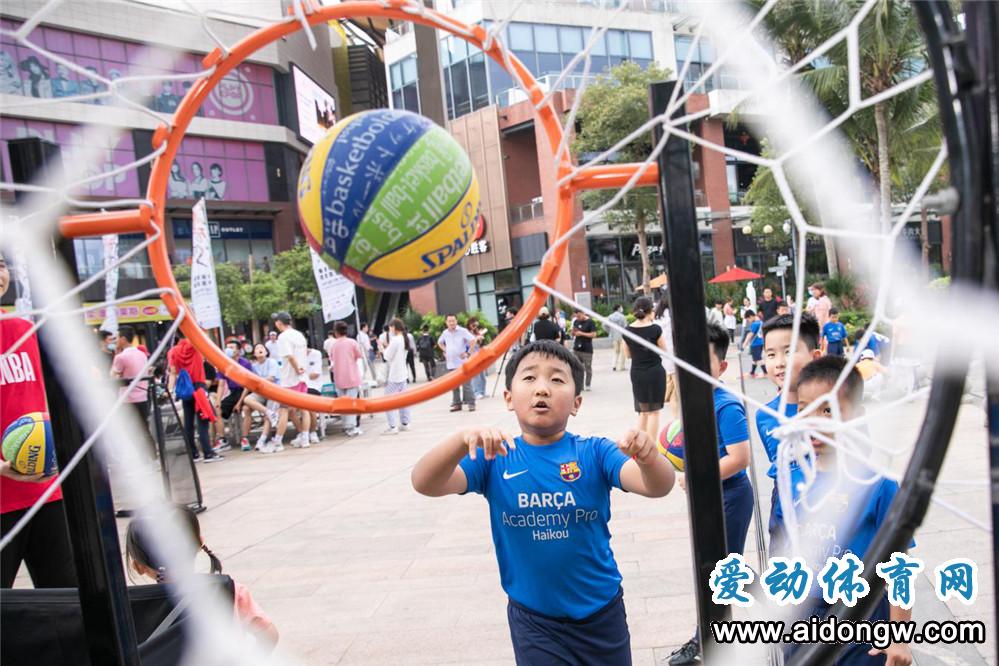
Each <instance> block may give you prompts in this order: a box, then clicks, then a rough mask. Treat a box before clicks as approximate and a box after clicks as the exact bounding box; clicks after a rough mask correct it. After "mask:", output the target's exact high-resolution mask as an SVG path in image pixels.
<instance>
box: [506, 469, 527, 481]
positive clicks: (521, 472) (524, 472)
mask: <svg viewBox="0 0 999 666" xmlns="http://www.w3.org/2000/svg"><path fill="white" fill-rule="evenodd" d="M521 474H527V470H526V469H522V470H520V471H519V472H514V473H513V474H511V473H510V472H506V471H504V472H503V480H504V481H509V480H510V479H512V478H513V477H515V476H520V475H521Z"/></svg>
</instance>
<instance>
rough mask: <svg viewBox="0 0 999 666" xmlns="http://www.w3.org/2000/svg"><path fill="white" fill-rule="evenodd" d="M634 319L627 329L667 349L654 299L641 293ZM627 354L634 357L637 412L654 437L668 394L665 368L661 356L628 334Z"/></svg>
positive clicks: (642, 425) (626, 342) (640, 420)
mask: <svg viewBox="0 0 999 666" xmlns="http://www.w3.org/2000/svg"><path fill="white" fill-rule="evenodd" d="M632 313H633V314H634V315H635V321H634V323H632V324H631V325H629V326H628V331H629V332H630V333H632V334H634V335H635V336H637V337H639V338H641V339H643V340H645V341H646V342H648V343H650V344H652V345H654V346H656V347H659V349H662V350H663V351H666V340H665V338H663V330H662V328H660V327H659V324H656V323H654V322H653V307H652V299H651V298H648V297H646V296H641V297H639V298H637V299H636V300H635V305H634V308H633V310H632ZM624 342H625V345H626V347H625V354H626V355H627V356H629V357H631V393H632V395H633V396H634V398H635V411H636V412H638V427H639V429H641V430H644V431H645V432H647V433H648V434H649V436H650V437H652V439H656V438H657V437H658V436H659V412H660V411H662V408H663V399H664V397H665V396H666V370H665V369H664V368H663V364H662V356H660V355H659V354H657V353H655V352H654V351H652V350H650V349H649V348H648V347H645V346H644V345H640V344H639V343H637V342H635V341H634V340H632V339H631V338H629V337H628V336H625V338H624Z"/></svg>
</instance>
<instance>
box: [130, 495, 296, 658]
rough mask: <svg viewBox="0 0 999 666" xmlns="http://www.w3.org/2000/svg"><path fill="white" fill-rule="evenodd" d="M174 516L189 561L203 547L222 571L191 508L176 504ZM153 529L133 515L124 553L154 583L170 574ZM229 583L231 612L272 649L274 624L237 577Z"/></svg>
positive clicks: (133, 567)
mask: <svg viewBox="0 0 999 666" xmlns="http://www.w3.org/2000/svg"><path fill="white" fill-rule="evenodd" d="M174 519H175V520H176V522H177V524H178V525H180V527H181V529H182V530H183V531H185V532H186V534H187V536H189V537H190V538H189V539H186V540H185V541H186V542H187V543H185V544H184V546H185V548H186V549H187V551H188V552H189V554H190V556H191V561H192V563H193V560H194V558H195V556H196V555H197V554H198V551H203V552H204V553H205V554H206V555H208V559H209V560H210V561H211V572H212V573H213V574H221V573H222V562H221V561H220V560H219V558H218V557H216V556H215V553H213V552H212V550H211V549H210V548H209V547H208V546H207V545H206V544H205V540H204V539H203V538H202V537H201V525H200V524H199V523H198V517H197V515H195V513H194V511H192V510H191V509H189V508H187V507H177V508H176V511H175V512H174ZM154 530H155V526H153V525H152V523H151V522H150V521H149V520H147V519H144V518H136V519H134V520H133V521H132V522H130V523H129V524H128V530H127V532H126V533H125V555H126V558H127V560H128V566H129V568H130V569H131V570H132V571H134V572H135V573H137V574H139V575H140V576H148V577H149V578H153V579H155V580H156V582H157V583H164V582H167V581H169V580H170V578H171V576H170V572H169V571H168V570H167V567H166V562H164V561H162V560H161V559H160V558H159V556H158V555H157V549H156V548H154V547H153V545H152V544H153V536H152V534H153V531H154ZM232 585H233V614H234V615H235V617H236V620H237V621H238V622H239V623H240V624H241V625H242V626H243V627H244V628H245V629H246V630H247V631H248V632H249V633H250V634H252V635H253V636H254V637H256V638H257V640H259V641H260V642H261V643H262V645H263V646H265V647H266V648H267V649H268V650H272V649H273V648H274V646H275V645H277V642H278V630H277V627H275V626H274V623H273V622H272V621H271V619H270V618H269V617H268V616H267V614H266V613H265V612H264V610H263V609H262V608H261V607H260V606H259V605H258V604H257V602H256V601H254V599H253V596H252V595H251V594H250V591H249V590H248V589H247V588H246V587H245V586H243V585H241V584H239V583H237V582H236V581H233V582H232Z"/></svg>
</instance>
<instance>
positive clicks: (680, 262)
mask: <svg viewBox="0 0 999 666" xmlns="http://www.w3.org/2000/svg"><path fill="white" fill-rule="evenodd" d="M679 85H681V84H680V83H679V82H677V81H666V82H662V83H653V84H652V85H651V86H650V93H649V101H650V106H651V112H652V115H653V116H658V115H660V114H662V113H663V112H664V111H665V110H666V107H667V105H668V104H669V99H670V95H671V94H672V92H673V89H674V88H676V87H677V86H679ZM683 113H684V111H683V108H682V107H681V108H680V109H678V110H677V112H676V114H677V116H679V115H682V114H683ZM662 134H663V130H662V128H661V127H660V126H659V125H656V126H655V128H654V129H653V131H652V140H653V143H654V144H656V143H658V142H659V141H660V140H661V138H662ZM659 200H660V205H661V207H662V214H663V239H664V240H665V245H666V248H665V250H666V251H665V256H666V271H667V273H668V275H669V282H668V286H669V298H670V310H671V312H672V316H673V344H674V348H675V350H676V355H677V357H678V358H681V359H683V360H685V361H686V362H688V363H690V364H691V365H693V366H694V367H696V368H698V369H700V370H701V371H703V372H709V371H710V370H709V369H710V364H709V361H708V358H709V357H708V332H707V317H706V314H705V312H704V278H703V276H702V273H701V253H700V247H699V243H698V237H697V235H698V234H697V209H696V207H695V205H694V180H693V175H692V171H691V166H690V143H689V142H687V141H685V140H683V139H679V138H677V137H670V138H669V139H668V140H667V142H666V146H665V148H664V150H663V151H662V152H661V153H660V154H659ZM677 380H678V382H679V389H680V410H681V416H682V418H683V431H684V441H685V442H686V450H685V452H684V457H685V459H686V470H687V496H688V502H687V508H688V512H689V515H690V531H691V539H692V546H693V560H694V581H695V583H694V594H695V597H696V600H697V621H698V627H699V629H700V635H701V645H702V646H703V650H704V655H705V661H707V659H708V657H710V652H711V647H712V646H713V645H714V641H713V637H712V635H711V630H710V624H711V622H716V621H719V620H727V619H729V617H730V616H731V612H730V609H729V607H728V606H722V605H716V604H713V603H712V602H711V589H710V588H709V587H708V579H709V577H710V575H711V570H712V569H714V567H715V564H717V562H718V561H719V560H722V559H724V558H725V557H726V556H727V555H728V546H727V544H726V543H725V511H724V508H723V504H722V492H721V474H720V472H719V466H718V438H717V435H716V434H715V410H714V399H713V397H712V395H713V391H712V387H711V385H710V384H708V383H706V382H703V381H701V380H699V379H697V378H696V377H694V376H693V375H691V374H690V373H688V372H686V371H684V370H682V369H680V368H677Z"/></svg>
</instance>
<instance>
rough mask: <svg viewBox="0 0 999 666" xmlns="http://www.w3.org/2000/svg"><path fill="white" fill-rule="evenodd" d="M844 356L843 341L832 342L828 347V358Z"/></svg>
mask: <svg viewBox="0 0 999 666" xmlns="http://www.w3.org/2000/svg"><path fill="white" fill-rule="evenodd" d="M842 355H843V341H842V340H838V341H836V342H830V343H829V344H828V345H826V356H842Z"/></svg>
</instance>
